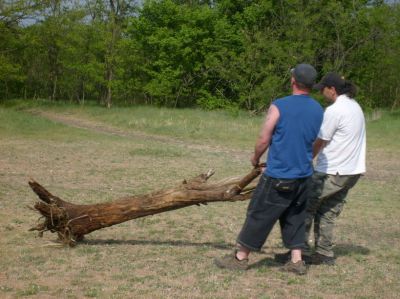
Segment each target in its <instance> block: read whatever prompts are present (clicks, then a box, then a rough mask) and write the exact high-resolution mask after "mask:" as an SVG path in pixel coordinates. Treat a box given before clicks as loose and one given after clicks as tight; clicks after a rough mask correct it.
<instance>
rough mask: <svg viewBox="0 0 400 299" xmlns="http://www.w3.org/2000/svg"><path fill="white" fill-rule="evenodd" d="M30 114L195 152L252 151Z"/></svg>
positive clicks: (72, 118)
mask: <svg viewBox="0 0 400 299" xmlns="http://www.w3.org/2000/svg"><path fill="white" fill-rule="evenodd" d="M29 112H30V113H32V114H33V115H37V116H40V117H44V118H46V119H49V120H51V121H54V122H58V123H61V124H64V125H66V126H70V127H74V128H79V129H84V130H88V131H91V132H95V133H100V134H106V135H114V136H119V137H123V138H131V139H138V138H139V139H146V140H151V141H156V142H161V143H166V144H170V145H174V146H180V147H185V148H188V149H193V150H200V151H205V152H217V153H227V154H230V155H235V156H241V157H243V156H245V157H247V156H249V155H250V152H251V149H249V150H248V151H245V150H237V149H231V148H227V147H223V146H216V145H209V144H200V143H196V142H194V143H191V142H188V141H185V140H182V139H178V138H174V137H166V136H162V135H156V134H149V133H143V132H140V131H133V130H129V131H128V130H124V129H121V128H117V127H114V126H110V125H107V124H104V123H100V122H96V121H93V120H88V119H83V118H79V117H77V116H76V115H68V114H58V113H55V112H50V111H41V110H30V111H29Z"/></svg>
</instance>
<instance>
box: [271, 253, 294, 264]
mask: <svg viewBox="0 0 400 299" xmlns="http://www.w3.org/2000/svg"><path fill="white" fill-rule="evenodd" d="M291 258H292V257H291V253H290V250H289V251H287V252H285V253H277V254H275V255H274V260H275V262H277V263H281V264H285V263H287V262H288V261H290V259H291Z"/></svg>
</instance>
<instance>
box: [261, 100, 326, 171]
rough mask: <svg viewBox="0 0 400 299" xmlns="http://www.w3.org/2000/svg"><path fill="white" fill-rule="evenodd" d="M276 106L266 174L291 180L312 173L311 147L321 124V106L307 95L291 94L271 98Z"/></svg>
mask: <svg viewBox="0 0 400 299" xmlns="http://www.w3.org/2000/svg"><path fill="white" fill-rule="evenodd" d="M272 104H273V105H275V106H276V107H277V108H278V109H279V120H278V123H277V124H276V127H275V130H274V133H273V135H272V140H271V144H270V146H269V151H268V157H267V168H266V170H265V173H266V175H268V176H270V177H273V178H282V179H295V178H304V177H308V176H310V175H312V173H313V167H312V146H313V143H314V141H315V139H316V138H317V135H318V132H319V128H320V126H321V123H322V118H323V109H322V107H321V105H320V104H319V103H318V102H317V101H316V100H314V99H313V98H311V97H310V96H308V95H291V96H287V97H284V98H281V99H277V100H275V101H274V102H273V103H272Z"/></svg>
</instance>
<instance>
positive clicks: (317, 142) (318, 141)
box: [313, 138, 327, 159]
mask: <svg viewBox="0 0 400 299" xmlns="http://www.w3.org/2000/svg"><path fill="white" fill-rule="evenodd" d="M326 143H327V141H326V140H322V139H320V138H317V139H316V140H315V142H314V144H313V159H314V158H315V157H316V156H317V155H318V154H319V152H320V151H321V150H322V149H323V148H324V147H325V145H326Z"/></svg>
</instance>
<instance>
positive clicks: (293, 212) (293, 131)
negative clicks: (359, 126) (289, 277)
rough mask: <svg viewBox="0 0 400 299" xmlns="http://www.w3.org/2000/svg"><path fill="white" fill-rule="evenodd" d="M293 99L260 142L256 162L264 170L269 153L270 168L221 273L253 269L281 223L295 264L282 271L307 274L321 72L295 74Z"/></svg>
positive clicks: (303, 67) (280, 104) (277, 109)
mask: <svg viewBox="0 0 400 299" xmlns="http://www.w3.org/2000/svg"><path fill="white" fill-rule="evenodd" d="M291 73H292V76H291V87H292V95H290V96H287V97H284V98H281V99H277V100H275V101H273V102H272V104H271V106H270V108H269V109H268V113H267V116H266V119H265V122H264V124H263V127H262V129H261V132H260V135H259V138H258V140H257V142H256V146H255V151H254V155H253V156H252V158H251V163H252V165H253V166H254V167H256V166H258V165H259V161H260V158H261V156H262V155H263V154H264V153H265V152H266V150H267V149H268V156H267V167H266V169H265V172H264V173H263V175H262V176H261V178H260V181H259V183H258V185H257V188H256V190H255V191H254V194H253V197H252V199H251V201H250V203H249V206H248V210H247V215H246V220H245V223H244V225H243V228H242V230H241V232H240V234H239V236H238V238H237V248H236V249H235V251H234V253H233V254H230V255H226V256H224V257H222V258H217V259H215V264H216V265H217V266H218V267H220V268H227V269H241V270H245V269H247V267H248V256H249V254H250V252H251V251H260V250H261V247H262V246H263V245H264V243H265V241H266V239H267V237H268V235H269V233H270V232H271V230H272V228H273V226H274V224H275V223H276V222H277V221H278V220H279V224H280V227H281V233H282V240H283V243H284V245H285V246H286V247H287V248H289V249H290V250H291V259H290V260H289V261H288V262H287V263H286V264H285V266H284V267H283V268H282V270H285V271H290V272H294V273H296V274H305V273H306V267H305V264H304V262H303V261H302V257H301V250H302V249H303V248H304V247H305V242H304V237H305V225H304V219H305V209H306V196H305V192H304V191H305V187H306V184H307V181H308V179H309V178H310V177H311V175H312V174H313V166H312V146H313V143H314V141H315V139H316V138H317V135H318V132H319V129H320V126H321V123H322V118H323V109H322V107H321V105H320V104H319V103H318V102H317V101H315V100H314V99H313V98H311V97H310V96H309V92H310V90H311V89H312V87H313V85H314V83H315V79H316V76H317V72H316V71H315V69H314V68H313V67H312V66H311V65H309V64H299V65H297V66H296V67H295V68H294V69H292V71H291Z"/></svg>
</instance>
